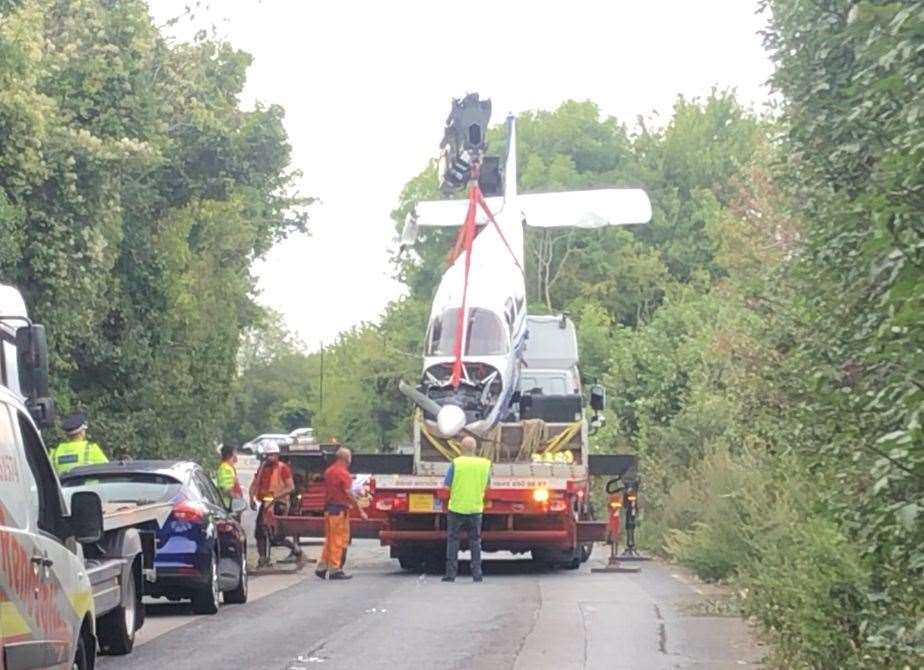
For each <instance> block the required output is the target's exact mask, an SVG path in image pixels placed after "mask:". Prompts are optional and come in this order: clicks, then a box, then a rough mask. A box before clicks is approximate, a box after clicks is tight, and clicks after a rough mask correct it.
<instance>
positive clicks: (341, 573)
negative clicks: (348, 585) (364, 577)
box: [328, 570, 353, 580]
mask: <svg viewBox="0 0 924 670" xmlns="http://www.w3.org/2000/svg"><path fill="white" fill-rule="evenodd" d="M328 579H330V580H341V579H353V575H348V574H347V573H345V572H344V571H343V570H338V571H337V572H332V573H330V576H329V577H328Z"/></svg>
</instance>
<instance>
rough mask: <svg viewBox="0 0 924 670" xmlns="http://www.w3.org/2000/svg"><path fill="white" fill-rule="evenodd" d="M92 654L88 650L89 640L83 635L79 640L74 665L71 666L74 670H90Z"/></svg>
mask: <svg viewBox="0 0 924 670" xmlns="http://www.w3.org/2000/svg"><path fill="white" fill-rule="evenodd" d="M91 667H93V666H92V665H90V654H89V651H88V650H87V638H86V636H85V635H83V633H81V635H80V637H79V638H77V651H76V652H75V653H74V663H73V664H72V665H71V668H72V670H90V668H91Z"/></svg>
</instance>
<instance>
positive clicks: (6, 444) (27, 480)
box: [0, 403, 38, 528]
mask: <svg viewBox="0 0 924 670" xmlns="http://www.w3.org/2000/svg"><path fill="white" fill-rule="evenodd" d="M12 416H13V415H12V414H11V412H10V409H9V407H7V406H6V405H4V404H2V403H0V498H2V500H3V506H4V507H5V508H6V512H7V513H8V514H9V516H10V517H12V518H7V519H3V520H2V522H0V525H4V526H10V527H13V528H26V527H28V525H29V517H30V515H29V499H28V497H27V495H26V492H27V491H29V492H30V495H33V496H34V498H33V500H32V501H31V502H32V505H33V506H32V509H37V507H38V489H37V488H36V487H35V482H33V481H32V477H31V475H30V473H28V472H23V468H22V465H21V464H22V460H21V458H20V454H19V437H18V436H17V435H16V429H15V427H14V423H13V418H12Z"/></svg>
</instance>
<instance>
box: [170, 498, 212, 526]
mask: <svg viewBox="0 0 924 670" xmlns="http://www.w3.org/2000/svg"><path fill="white" fill-rule="evenodd" d="M173 518H174V519H176V520H177V521H184V522H186V523H202V519H203V518H205V507H204V506H202V505H200V504H199V503H197V502H192V501H190V500H183V501H182V502H178V503H177V504H176V505H174V506H173Z"/></svg>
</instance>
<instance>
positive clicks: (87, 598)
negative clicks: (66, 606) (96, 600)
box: [67, 591, 93, 619]
mask: <svg viewBox="0 0 924 670" xmlns="http://www.w3.org/2000/svg"><path fill="white" fill-rule="evenodd" d="M67 598H68V600H70V601H71V607H73V608H74V612H76V614H77V618H78V619H83V615H84V614H86V613H87V612H89V611H90V609H91V608H92V607H93V591H75V592H73V593H68V594H67Z"/></svg>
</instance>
